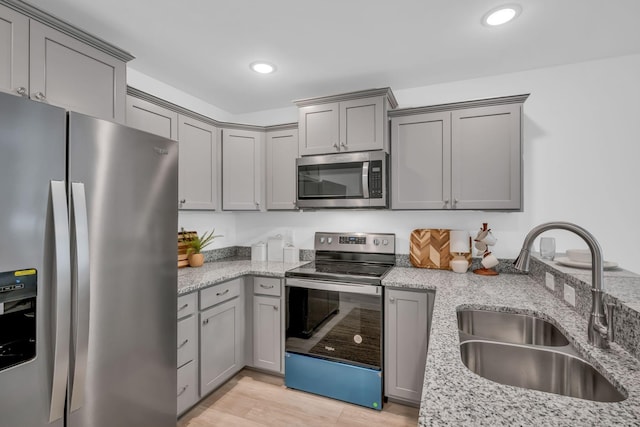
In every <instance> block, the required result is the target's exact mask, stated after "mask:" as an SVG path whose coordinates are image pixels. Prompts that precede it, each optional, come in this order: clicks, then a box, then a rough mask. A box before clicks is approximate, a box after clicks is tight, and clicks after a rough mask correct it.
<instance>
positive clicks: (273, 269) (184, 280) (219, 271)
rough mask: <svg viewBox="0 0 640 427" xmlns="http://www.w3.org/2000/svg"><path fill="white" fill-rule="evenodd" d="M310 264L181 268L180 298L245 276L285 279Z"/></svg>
mask: <svg viewBox="0 0 640 427" xmlns="http://www.w3.org/2000/svg"><path fill="white" fill-rule="evenodd" d="M308 263H309V261H301V262H292V263H285V262H261V261H251V260H234V261H215V262H207V263H205V264H204V265H203V266H202V267H198V268H191V267H185V268H181V269H179V270H178V296H180V295H184V294H188V293H191V292H195V291H197V290H199V289H202V288H206V287H209V286H212V285H215V284H217V283H221V282H225V281H227V280H231V279H235V278H236V277H240V276H245V275H252V276H267V277H284V273H285V272H286V271H287V270H291V269H292V268H296V267H299V266H301V265H304V264H308Z"/></svg>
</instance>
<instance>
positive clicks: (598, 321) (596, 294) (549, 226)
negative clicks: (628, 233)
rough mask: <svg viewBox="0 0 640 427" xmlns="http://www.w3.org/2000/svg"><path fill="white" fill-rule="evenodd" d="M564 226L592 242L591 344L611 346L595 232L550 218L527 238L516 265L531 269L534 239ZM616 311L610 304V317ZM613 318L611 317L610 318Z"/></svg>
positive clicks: (602, 346)
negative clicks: (550, 220)
mask: <svg viewBox="0 0 640 427" xmlns="http://www.w3.org/2000/svg"><path fill="white" fill-rule="evenodd" d="M553 229H560V230H567V231H571V232H572V233H575V234H577V235H578V236H580V237H582V239H583V240H584V241H585V242H586V243H587V246H589V250H590V251H591V296H592V300H591V315H590V316H589V325H588V329H587V337H588V340H589V344H591V345H593V346H596V347H598V348H609V341H610V340H611V339H612V338H613V328H612V327H611V326H607V318H606V317H605V315H604V303H603V301H602V285H603V276H604V274H603V269H602V249H601V248H600V244H598V241H597V240H596V238H595V237H593V235H592V234H591V233H589V232H588V231H587V230H585V229H584V228H582V227H580V226H579V225H576V224H572V223H570V222H546V223H544V224H540V225H538V226H537V227H534V228H532V229H531V231H529V234H527V236H526V237H525V238H524V242H523V243H522V249H521V250H520V255H519V256H518V258H516V260H515V262H514V263H513V265H514V266H515V268H517V269H518V270H521V271H523V272H525V273H528V272H529V262H530V256H531V255H530V251H531V247H532V246H533V241H534V240H535V238H536V237H538V236H539V235H540V234H542V233H544V232H545V231H548V230H553ZM612 313H613V306H611V307H610V308H609V317H610V318H611V316H612ZM609 320H611V319H609Z"/></svg>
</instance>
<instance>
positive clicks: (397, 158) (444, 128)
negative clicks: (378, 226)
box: [391, 112, 451, 209]
mask: <svg viewBox="0 0 640 427" xmlns="http://www.w3.org/2000/svg"><path fill="white" fill-rule="evenodd" d="M450 117H451V113H448V112H447V113H428V114H418V115H415V116H404V117H394V118H393V119H391V162H392V165H391V208H392V209H446V208H448V207H449V198H450V195H451V169H450V165H451V119H450Z"/></svg>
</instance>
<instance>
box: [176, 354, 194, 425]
mask: <svg viewBox="0 0 640 427" xmlns="http://www.w3.org/2000/svg"><path fill="white" fill-rule="evenodd" d="M177 393H178V415H180V414H181V413H183V412H184V411H186V410H187V409H189V408H190V407H191V406H193V405H195V403H196V402H197V401H198V365H197V363H196V361H195V360H193V361H191V362H189V363H187V364H186V365H184V366H182V367H181V368H180V369H178V390H177Z"/></svg>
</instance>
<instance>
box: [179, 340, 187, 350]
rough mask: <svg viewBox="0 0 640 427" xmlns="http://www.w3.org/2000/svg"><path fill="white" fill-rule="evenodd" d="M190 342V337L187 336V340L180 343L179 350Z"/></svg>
mask: <svg viewBox="0 0 640 427" xmlns="http://www.w3.org/2000/svg"><path fill="white" fill-rule="evenodd" d="M188 342H189V339H188V338H187V339H186V340H184V341H182V344H180V345H179V346H178V350H180V349H181V348H182V347H184V346H185V345H187V343H188Z"/></svg>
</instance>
